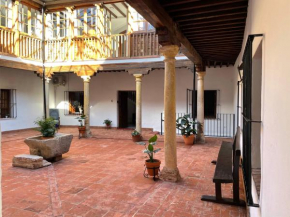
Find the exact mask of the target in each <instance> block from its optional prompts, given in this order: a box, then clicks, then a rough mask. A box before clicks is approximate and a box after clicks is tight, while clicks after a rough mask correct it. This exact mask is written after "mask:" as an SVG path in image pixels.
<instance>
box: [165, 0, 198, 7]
mask: <svg viewBox="0 0 290 217" xmlns="http://www.w3.org/2000/svg"><path fill="white" fill-rule="evenodd" d="M197 1H199V0H179V1H176V0H172V1H168V0H164V1H161V5H162V6H163V7H168V6H173V5H179V4H184V3H189V2H197Z"/></svg>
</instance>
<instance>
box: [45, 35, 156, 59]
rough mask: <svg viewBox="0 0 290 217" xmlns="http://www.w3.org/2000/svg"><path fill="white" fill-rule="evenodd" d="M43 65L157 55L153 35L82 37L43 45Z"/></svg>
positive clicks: (48, 42)
mask: <svg viewBox="0 0 290 217" xmlns="http://www.w3.org/2000/svg"><path fill="white" fill-rule="evenodd" d="M45 49H46V52H45V53H46V62H55V61H57V62H59V61H81V60H98V59H108V58H132V57H149V56H157V55H159V44H158V36H157V35H156V34H155V33H142V34H140V33H138V34H136V33H134V34H129V35H127V34H117V35H99V36H85V37H74V38H65V39H53V40H47V41H46V47H45Z"/></svg>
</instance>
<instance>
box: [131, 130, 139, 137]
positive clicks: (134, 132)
mask: <svg viewBox="0 0 290 217" xmlns="http://www.w3.org/2000/svg"><path fill="white" fill-rule="evenodd" d="M131 134H132V136H138V135H140V133H139V132H138V131H137V130H134V131H133V132H132V133H131Z"/></svg>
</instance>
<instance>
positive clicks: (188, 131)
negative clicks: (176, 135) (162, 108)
mask: <svg viewBox="0 0 290 217" xmlns="http://www.w3.org/2000/svg"><path fill="white" fill-rule="evenodd" d="M195 124H197V123H196V122H194V121H191V120H190V115H184V116H183V117H179V118H177V120H176V128H177V129H179V130H180V131H181V135H182V137H183V140H184V143H185V144H186V145H193V143H194V139H195V134H196V129H195V128H194V125H195Z"/></svg>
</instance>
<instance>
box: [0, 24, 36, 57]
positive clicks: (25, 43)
mask: <svg viewBox="0 0 290 217" xmlns="http://www.w3.org/2000/svg"><path fill="white" fill-rule="evenodd" d="M41 50H42V48H41V39H39V38H37V37H34V36H29V35H27V34H24V33H19V32H18V31H13V30H11V29H8V28H3V27H0V54H1V55H7V56H14V57H21V58H23V59H30V60H34V61H41V60H42V54H41Z"/></svg>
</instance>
